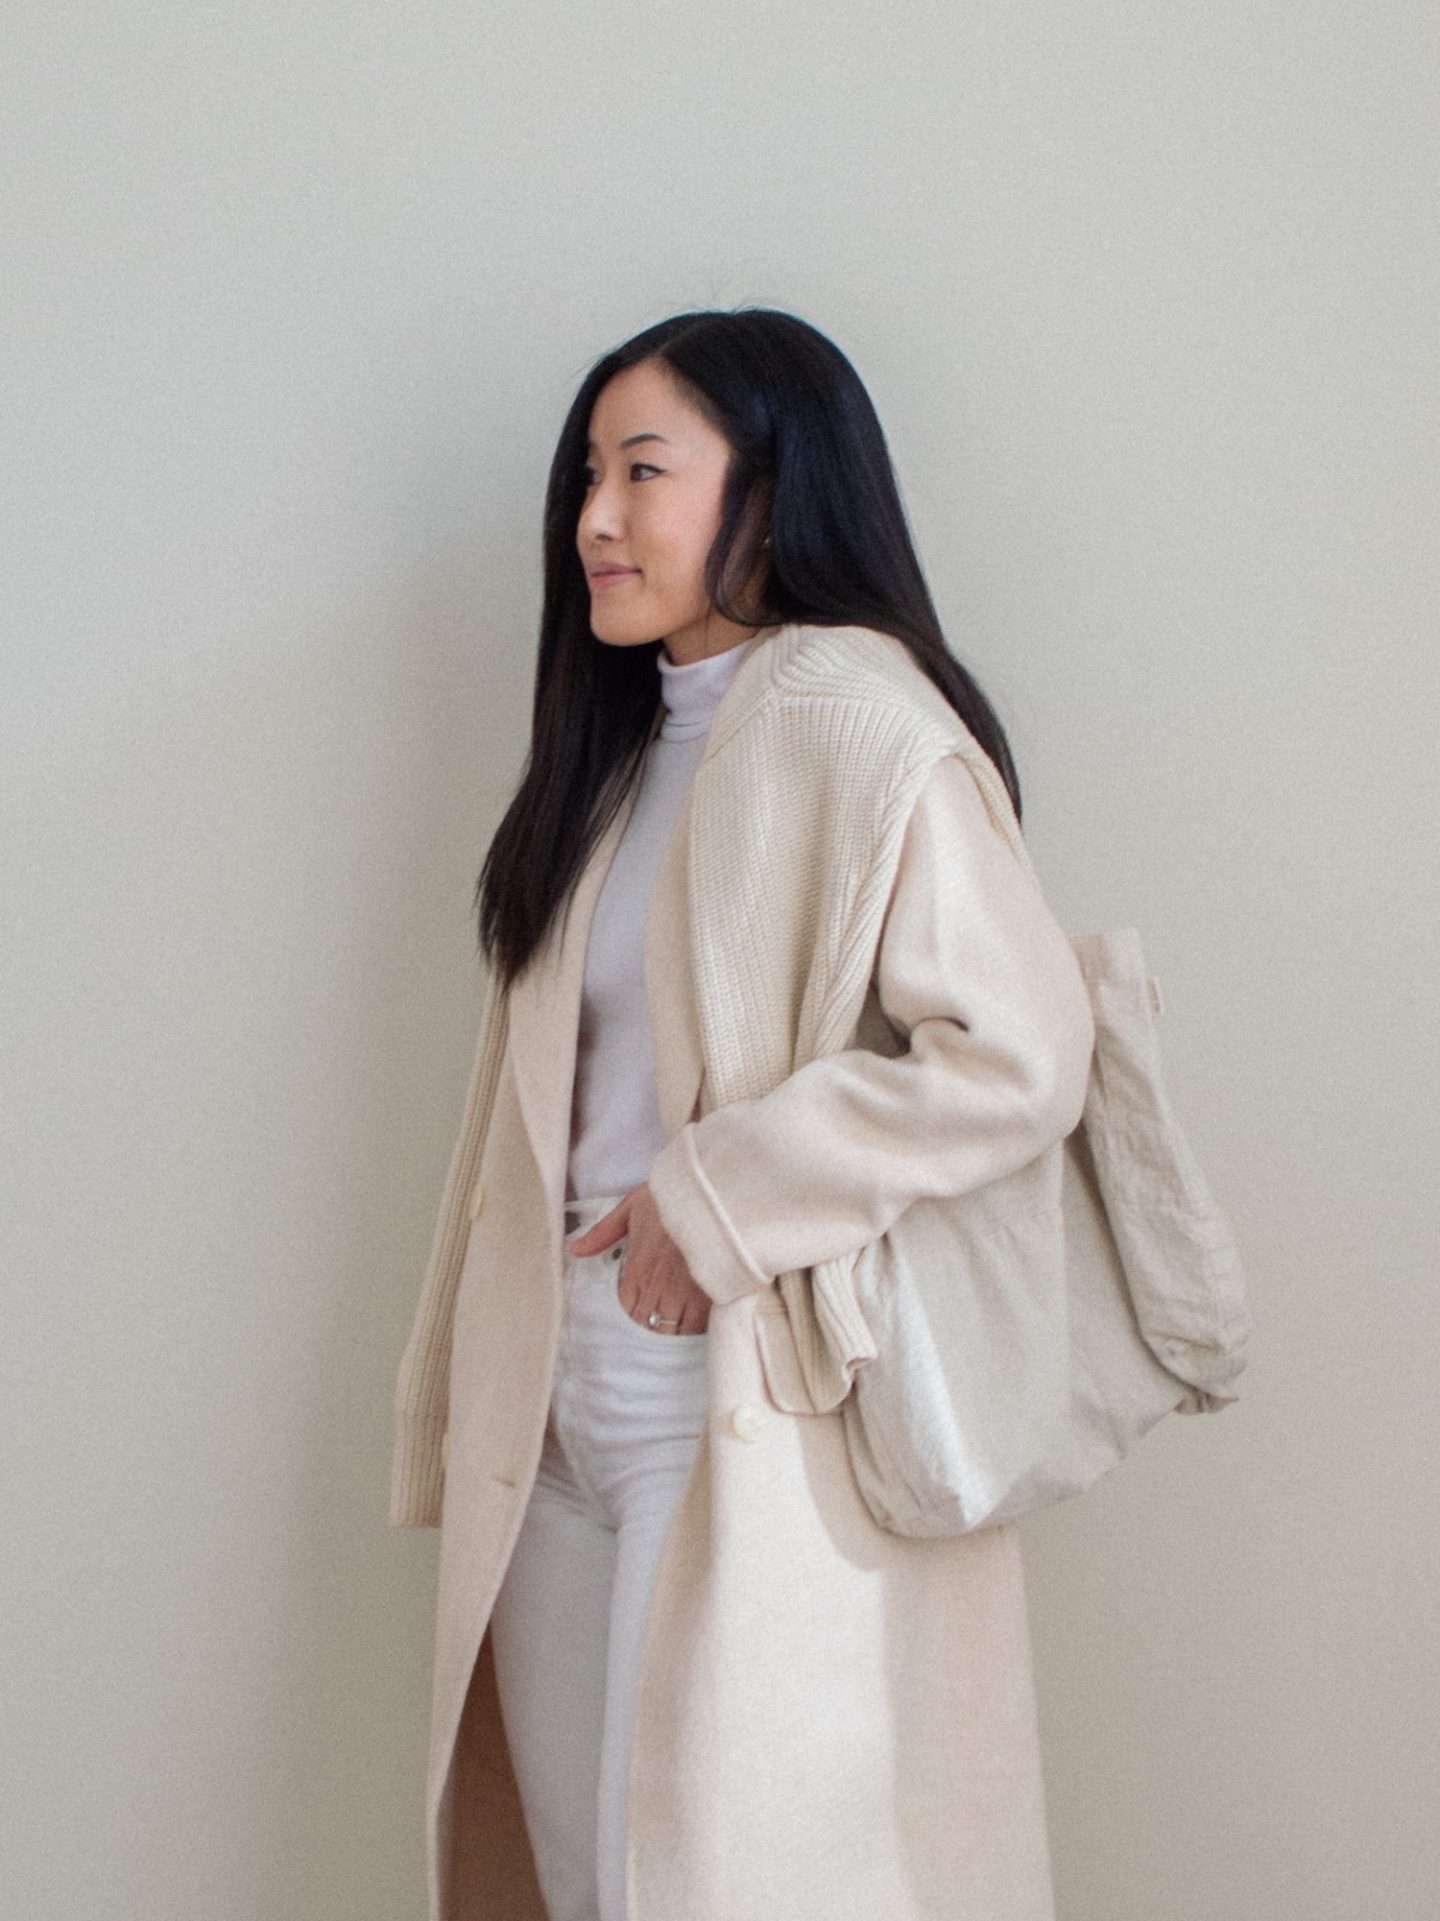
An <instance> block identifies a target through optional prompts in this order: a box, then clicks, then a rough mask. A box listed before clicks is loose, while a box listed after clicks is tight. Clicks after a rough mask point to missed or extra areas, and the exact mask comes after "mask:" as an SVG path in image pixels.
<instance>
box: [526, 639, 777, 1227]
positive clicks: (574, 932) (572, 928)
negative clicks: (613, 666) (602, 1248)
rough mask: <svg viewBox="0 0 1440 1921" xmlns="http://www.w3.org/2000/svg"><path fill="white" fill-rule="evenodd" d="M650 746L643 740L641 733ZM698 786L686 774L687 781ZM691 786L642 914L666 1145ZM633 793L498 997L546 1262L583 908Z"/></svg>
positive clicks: (722, 713)
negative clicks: (560, 921)
mask: <svg viewBox="0 0 1440 1921" xmlns="http://www.w3.org/2000/svg"><path fill="white" fill-rule="evenodd" d="M780 631H782V632H783V631H785V630H784V629H782V630H780ZM773 638H774V637H773V636H771V635H769V634H761V635H760V636H757V637H756V639H754V640H752V641H750V642H749V643H747V651H748V654H749V655H751V656H753V655H754V654H755V653H756V651H757V649H758V650H759V651H760V652H762V653H764V654H765V655H766V656H767V658H766V660H764V661H757V660H755V659H753V658H747V659H746V660H744V661H742V662H741V664H740V666H739V667H738V668H737V670H736V673H735V677H734V679H733V680H732V681H731V683H730V685H729V686H728V687H727V688H726V690H725V694H724V697H723V698H722V700H721V702H720V705H719V707H717V708H716V710H715V714H714V717H713V719H712V721H711V725H710V731H709V735H708V737H707V741H706V746H705V750H704V756H703V757H702V761H701V767H702V768H703V766H704V761H705V759H708V757H709V755H710V754H711V753H712V752H713V751H714V750H715V748H716V747H717V746H718V745H719V743H720V742H721V741H722V740H723V739H725V738H726V737H728V734H729V733H730V732H731V731H733V729H734V727H735V726H736V725H737V724H738V722H739V720H740V719H741V718H743V715H744V714H745V713H746V712H747V711H748V710H749V708H750V706H751V705H752V704H753V702H754V701H755V700H756V699H758V697H759V695H760V693H761V692H762V691H763V688H764V686H765V684H766V683H767V680H768V672H767V668H768V665H769V657H770V656H771V655H772V654H773V653H774V648H773V644H772V645H771V646H767V647H766V648H763V649H762V648H759V642H760V640H762V639H763V640H767V641H772V642H773ZM662 719H663V710H662V711H658V712H657V714H656V719H655V731H656V732H658V731H659V727H660V723H661V720H662ZM651 738H652V740H653V738H654V735H653V734H652V736H651ZM699 777H700V776H699V772H698V770H697V775H696V781H698V779H699ZM696 781H692V782H691V784H690V786H689V787H688V788H687V790H686V793H685V796H684V798H683V800H682V801H681V804H680V808H679V810H678V813H677V815H676V819H675V824H674V827H673V828H672V830H671V833H670V837H669V840H668V841H667V842H666V845H665V851H664V853H663V854H662V856H661V859H660V865H659V868H658V870H657V872H656V876H655V884H654V887H653V889H652V891H651V895H650V901H649V906H648V908H647V910H646V916H645V934H644V972H645V994H646V1000H647V1003H648V1006H649V1010H650V1032H651V1038H652V1042H653V1049H654V1062H655V1088H656V1097H657V1100H658V1103H659V1109H660V1124H661V1131H662V1134H663V1137H664V1139H665V1140H667V1141H668V1140H669V1139H670V1137H671V1136H672V1135H673V1134H675V1133H676V1132H678V1130H679V1129H680V1128H682V1127H683V1126H684V1125H685V1123H686V1122H687V1121H688V1120H690V1119H691V1118H692V1117H693V1115H694V1113H695V1110H696V1105H697V1102H698V1100H699V1096H700V1087H701V1080H702V1076H703V1059H702V1055H701V1049H700V1032H699V1022H698V1018H697V1015H696V1011H695V1000H694V970H693V967H692V965H691V952H692V949H691V936H692V930H691V906H692V903H691V901H690V898H689V870H690V861H689V845H690V821H691V812H692V803H693V800H694V794H695V786H696ZM638 793H639V782H638V781H637V782H636V784H635V786H634V787H633V788H632V789H631V791H630V793H629V794H627V796H626V797H625V800H624V802H623V803H622V805H621V806H620V808H619V809H618V810H617V812H616V815H615V818H614V819H613V820H612V821H611V822H610V825H609V826H608V827H607V828H606V830H605V832H604V833H603V834H602V835H601V837H600V839H599V840H598V841H597V843H596V845H595V847H594V848H593V849H592V850H591V854H590V858H589V860H588V861H587V862H586V864H585V867H584V869H583V870H582V872H581V875H580V878H579V880H578V881H577V882H576V886H575V892H574V894H573V896H572V898H571V902H570V912H569V915H568V917H567V919H566V922H565V927H564V931H563V935H561V936H559V937H558V938H557V929H556V928H554V927H552V929H551V932H550V935H549V936H548V937H547V939H546V941H545V943H544V945H543V947H542V948H541V950H540V951H539V953H538V954H537V955H536V957H535V960H534V962H533V963H532V965H531V966H529V967H528V968H527V969H526V970H525V972H524V973H523V974H522V975H521V976H520V977H519V979H518V980H517V981H516V982H515V983H514V985H513V987H512V988H511V990H510V1039H509V1046H510V1050H511V1065H512V1068H513V1072H514V1075H515V1084H516V1089H517V1093H518V1095H519V1102H520V1111H521V1114H522V1116H523V1118H524V1122H525V1128H526V1132H527V1133H528V1135H529V1137H530V1146H531V1148H532V1150H533V1152H534V1155H535V1160H536V1163H537V1164H538V1166H539V1169H540V1176H541V1180H542V1182H543V1185H544V1191H545V1199H546V1212H547V1216H548V1224H549V1233H550V1236H551V1243H552V1248H553V1251H554V1253H555V1255H556V1258H557V1259H558V1257H559V1252H560V1234H561V1227H562V1221H563V1215H564V1204H565V1184H566V1173H567V1169H568V1166H569V1159H570V1125H571V1110H572V1102H573V1096H574V1085H575V1064H576V1054H577V1046H578V1041H579V1030H580V998H581V990H582V987H583V984H584V978H585V953H586V948H587V946H588V944H589V939H590V926H591V922H592V920H593V919H594V914H595V904H596V902H597V901H598V899H599V897H600V890H601V889H602V887H603V886H604V884H605V877H606V875H607V874H608V873H609V871H610V864H611V862H612V861H613V860H614V858H615V854H616V851H617V849H618V848H619V845H620V842H621V840H622V838H623V837H624V833H625V829H626V826H627V825H628V823H629V820H630V815H631V813H632V812H633V810H634V806H635V800H636V797H637V795H638Z"/></svg>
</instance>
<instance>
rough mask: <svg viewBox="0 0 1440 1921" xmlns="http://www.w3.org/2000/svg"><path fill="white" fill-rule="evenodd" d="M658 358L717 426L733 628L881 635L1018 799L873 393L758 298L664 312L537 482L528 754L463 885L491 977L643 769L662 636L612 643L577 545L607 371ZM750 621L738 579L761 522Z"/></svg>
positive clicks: (716, 564)
mask: <svg viewBox="0 0 1440 1921" xmlns="http://www.w3.org/2000/svg"><path fill="white" fill-rule="evenodd" d="M647 360H654V361H659V362H661V363H662V364H663V365H664V366H665V367H666V368H667V369H668V371H669V372H670V374H671V375H672V376H673V377H674V378H675V379H676V380H677V381H678V382H679V383H680V385H681V387H682V389H683V391H684V392H685V396H686V398H687V399H688V400H689V401H690V403H691V404H692V405H693V406H695V407H696V408H697V409H698V410H699V411H700V412H701V413H703V414H704V415H705V417H706V418H707V420H709V421H710V422H711V424H712V425H713V426H714V427H716V428H717V429H718V430H719V432H721V433H722V434H723V435H724V436H725V438H726V439H727V440H728V441H729V443H730V446H731V449H732V453H731V457H730V463H729V467H728V471H727V475H726V480H725V485H724V489H723V492H722V496H721V512H720V525H719V529H718V531H717V533H716V536H715V540H714V542H713V544H712V546H711V549H710V553H709V556H708V558H707V561H706V568H705V591H706V595H707V598H708V600H709V602H710V604H711V605H712V606H713V607H714V608H715V609H716V610H717V612H719V613H720V614H721V615H722V617H724V618H725V619H728V620H733V621H736V622H737V623H738V624H739V625H741V626H750V627H755V626H769V625H770V624H772V622H776V623H778V622H791V621H800V622H807V623H810V624H813V625H817V626H824V627H851V626H858V627H874V628H877V629H879V630H880V631H881V632H883V633H888V634H893V635H894V637H895V638H896V639H897V640H899V641H902V642H903V643H904V645H905V646H906V647H908V648H909V650H910V652H911V653H912V654H913V655H914V656H915V660H916V662H917V664H918V665H919V666H920V667H921V669H922V670H923V671H924V672H925V673H926V674H927V675H928V676H929V678H930V679H931V680H932V681H933V682H934V683H935V685H936V686H937V687H938V688H939V689H940V691H941V692H942V693H943V694H944V695H945V697H946V699H947V700H948V701H949V702H950V704H951V705H952V706H953V707H954V708H955V710H956V712H957V713H958V714H959V715H960V717H961V719H962V720H963V721H964V723H965V725H966V726H967V727H968V728H969V730H970V732H971V733H972V734H973V735H974V736H975V738H976V740H977V741H978V742H979V744H980V745H981V746H982V747H983V748H984V750H985V752H986V753H987V754H988V755H989V756H990V758H991V760H992V761H993V762H994V763H995V766H996V769H997V771H998V772H999V774H1000V775H1001V778H1002V779H1003V780H1004V782H1005V785H1006V787H1007V788H1008V789H1009V793H1010V798H1011V800H1012V801H1013V803H1014V806H1015V812H1016V815H1017V816H1018V815H1019V813H1020V783H1019V778H1018V776H1017V775H1016V772H1015V767H1014V763H1013V762H1012V760H1011V757H1010V748H1009V744H1008V742H1007V741H1006V738H1005V731H1004V729H1003V728H1002V727H1001V725H1000V721H999V719H998V717H997V716H996V714H995V712H994V710H993V708H992V707H991V705H990V703H989V701H988V700H987V699H986V698H985V696H984V694H983V693H982V692H981V691H980V688H979V687H978V686H977V685H976V683H975V681H974V680H973V679H972V678H971V676H970V674H969V673H967V672H966V670H965V668H964V667H962V666H961V664H960V662H959V661H958V660H956V659H955V657H954V655H953V654H951V652H950V651H949V649H948V648H947V646H946V644H945V637H944V635H943V634H942V632H941V630H940V621H939V618H938V616H937V615H936V612H935V608H934V605H933V603H932V601H931V599H930V592H929V589H928V588H927V587H926V585H925V580H924V576H923V575H922V573H921V571H920V562H919V560H918V558H917V557H916V553H915V549H914V546H913V545H912V543H911V540H910V532H909V528H908V526H907V524H906V519H905V510H904V508H903V506H902V505H901V501H900V495H899V491H898V489H897V487H896V483H895V475H894V471H893V469H892V467H891V464H890V453H889V449H888V447H887V446H886V444H885V435H884V433H883V431H882V429H881V426H880V422H879V419H878V418H877V416H876V413H875V409H874V406H873V405H872V403H871V400H870V396H869V394H868V393H867V392H866V391H865V388H864V386H863V384H862V383H861V380H860V376H859V375H858V374H857V373H856V372H855V369H854V368H853V367H852V366H851V364H850V362H849V361H848V360H847V359H846V357H845V355H844V354H843V353H842V352H841V351H840V349H839V348H838V347H837V346H836V345H835V344H834V342H833V341H830V340H827V339H826V337H825V335H824V334H822V333H820V332H819V331H818V329H816V328H815V327H812V326H810V325H809V323H808V322H807V321H804V320H801V319H798V318H797V317H796V316H795V315H794V314H790V313H784V312H781V311H779V310H777V309H775V308H770V307H745V308H741V309H738V310H736V311H734V312H728V313H727V312H725V311H723V310H721V311H709V312H699V313H682V314H675V315H673V316H672V317H671V318H670V319H668V320H662V321H659V322H657V324H656V325H654V326H652V327H647V328H645V329H644V330H643V332H641V333H638V334H636V335H635V336H634V337H633V339H630V340H627V341H626V342H625V343H624V345H623V346H620V347H616V348H615V349H614V350H613V351H612V352H610V353H607V354H605V355H603V356H602V357H601V358H600V359H599V360H597V361H596V362H595V363H594V365H593V366H592V367H591V369H590V371H589V373H588V374H587V375H586V376H585V379H584V381H583V383H582V385H581V387H580V389H579V392H578V393H577V394H576V395H575V399H574V401H573V402H572V403H571V407H570V411H569V413H568V414H567V415H566V417H565V424H564V426H563V427H562V428H561V430H560V439H559V443H558V445H557V446H556V449H555V456H554V459H553V460H552V461H551V464H550V478H549V483H548V486H547V488H546V494H545V529H544V540H545V555H544V560H545V590H544V604H543V607H542V610H541V615H540V649H539V658H538V661H537V663H536V670H535V689H534V696H533V701H532V708H531V738H530V751H529V756H528V758H527V760H526V763H525V768H524V771H523V773H522V775H521V778H520V783H519V786H518V787H517V789H516V792H515V797H514V799H513V800H512V801H511V802H510V805H509V808H508V809H507V810H506V813H505V817H504V819H503V820H502V821H501V823H500V826H499V828H498V829H497V831H496V833H495V837H494V839H493V840H492V841H491V843H490V848H489V851H488V853H487V854H486V856H485V861H484V865H483V866H482V867H481V870H480V875H479V878H478V880H477V881H476V884H475V906H476V913H477V921H478V928H479V943H480V950H481V953H482V955H483V956H484V959H485V961H486V963H487V965H488V966H489V968H490V970H491V974H492V978H493V980H494V981H495V983H496V984H497V985H498V987H499V988H501V989H502V990H503V989H504V988H506V987H508V986H509V985H510V983H511V982H512V981H513V980H514V979H515V977H516V976H517V975H518V974H520V973H521V972H522V971H523V969H524V967H525V966H526V964H527V962H528V961H529V960H530V959H531V958H532V956H533V955H534V954H535V952H536V951H537V949H538V948H539V947H540V945H541V944H542V942H543V941H544V939H545V936H546V933H547V931H548V929H549V927H550V923H551V921H552V919H553V918H554V916H555V914H556V913H557V912H558V911H559V910H560V909H561V908H562V906H564V907H568V902H569V899H570V896H571V894H572V892H573V890H574V884H575V882H576V881H577V880H578V878H579V876H580V874H581V872H582V870H583V868H584V866H585V863H586V860H587V858H588V856H589V854H590V852H591V850H592V848H593V847H594V845H595V843H596V841H597V840H598V839H599V838H600V836H601V835H602V834H603V833H604V831H605V828H606V826H607V825H608V824H609V822H610V821H611V820H612V819H613V817H614V815H615V813H616V811H617V810H618V808H619V807H620V806H621V804H622V802H623V801H624V799H625V796H626V794H627V793H628V792H629V790H630V787H631V786H632V784H633V783H634V782H635V781H636V780H637V779H638V778H639V775H640V771H641V767H642V765H643V763H644V759H645V754H646V751H647V749H648V746H649V743H650V737H651V734H652V732H653V730H654V725H655V721H656V716H657V709H658V706H659V702H660V679H659V674H658V672H657V669H656V665H655V657H656V655H657V654H658V653H659V652H660V649H661V647H662V645H663V636H661V637H657V638H656V640H655V641H654V642H653V643H651V642H646V643H644V644H643V645H640V646H626V647H607V646H604V645H603V644H601V643H600V642H599V641H597V640H596V638H595V636H594V634H593V632H592V631H591V627H590V593H589V588H588V585H587V582H586V578H585V570H584V566H583V564H582V562H581V559H580V555H579V552H578V550H577V547H576V539H575V535H576V528H577V526H578V523H579V517H580V513H581V509H582V507H583V505H584V501H585V469H586V464H587V459H588V450H587V445H586V443H587V439H588V435H589V431H590V415H591V410H592V409H593V407H594V405H595V401H596V398H597V396H598V395H599V393H600V390H601V388H602V387H603V386H604V385H605V383H606V382H607V381H608V380H610V379H611V378H612V377H613V376H614V375H615V374H617V373H619V372H621V371H622V369H624V368H627V367H633V366H635V365H637V364H638V363H639V362H641V361H647ZM767 531H768V533H769V535H770V545H769V547H768V548H766V549H764V552H765V554H766V557H767V558H768V562H769V568H768V573H767V575H766V578H765V581H764V586H763V594H764V601H765V606H764V610H763V614H762V615H761V617H759V618H757V617H756V611H755V610H754V609H752V608H744V607H737V606H736V605H735V603H734V599H733V593H734V591H735V589H736V587H737V586H738V584H739V583H741V582H743V581H744V580H745V579H746V578H747V577H748V575H749V571H750V569H751V567H752V566H753V565H754V562H755V560H756V558H757V556H758V554H759V552H760V548H759V544H758V543H759V540H760V538H761V536H762V535H763V534H764V533H765V532H767Z"/></svg>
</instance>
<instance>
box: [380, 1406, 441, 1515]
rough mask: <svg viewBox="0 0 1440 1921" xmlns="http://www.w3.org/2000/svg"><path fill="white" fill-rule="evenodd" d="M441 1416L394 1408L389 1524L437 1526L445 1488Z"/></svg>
mask: <svg viewBox="0 0 1440 1921" xmlns="http://www.w3.org/2000/svg"><path fill="white" fill-rule="evenodd" d="M445 1452H446V1447H445V1416H444V1415H443V1414H407V1413H406V1412H405V1410H404V1409H403V1408H397V1409H396V1411H395V1452H394V1454H393V1456H392V1458H391V1463H390V1526H391V1527H439V1525H440V1508H441V1500H442V1496H443V1495H444V1491H445Z"/></svg>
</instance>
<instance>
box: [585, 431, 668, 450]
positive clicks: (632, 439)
mask: <svg viewBox="0 0 1440 1921" xmlns="http://www.w3.org/2000/svg"><path fill="white" fill-rule="evenodd" d="M642 440H660V441H664V444H665V445H666V446H667V447H668V446H669V445H670V442H669V441H668V440H666V439H665V436H664V434H631V435H630V436H629V438H628V439H625V440H622V441H621V442H620V445H621V448H622V449H623V448H626V447H633V446H635V445H636V444H637V443H638V442H639V441H642ZM585 451H586V453H587V454H593V453H594V451H595V442H594V441H593V440H587V441H586V442H585Z"/></svg>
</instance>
